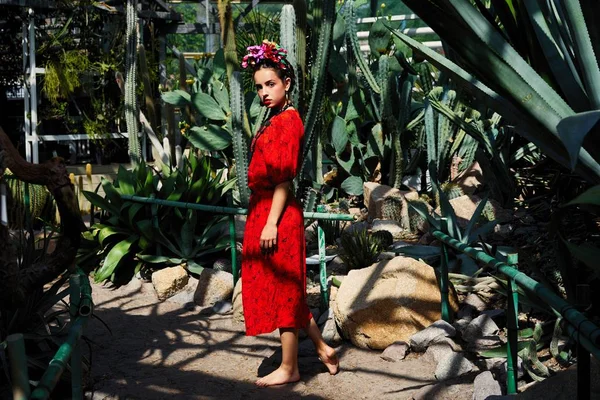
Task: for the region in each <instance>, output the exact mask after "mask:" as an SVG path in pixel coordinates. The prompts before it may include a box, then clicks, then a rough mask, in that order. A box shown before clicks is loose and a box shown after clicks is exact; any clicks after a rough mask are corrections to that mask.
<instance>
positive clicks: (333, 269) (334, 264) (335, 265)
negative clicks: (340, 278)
mask: <svg viewBox="0 0 600 400" xmlns="http://www.w3.org/2000/svg"><path fill="white" fill-rule="evenodd" d="M327 273H328V274H331V275H346V274H347V273H348V266H347V265H346V264H345V263H344V260H342V258H341V257H339V256H336V257H335V258H334V259H333V260H331V261H330V262H329V263H327Z"/></svg>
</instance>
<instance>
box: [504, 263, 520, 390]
mask: <svg viewBox="0 0 600 400" xmlns="http://www.w3.org/2000/svg"><path fill="white" fill-rule="evenodd" d="M518 262H519V255H518V254H509V255H508V257H507V264H508V265H509V266H510V267H511V268H515V269H518V266H517V263H518ZM507 297H508V301H507V305H506V307H507V310H506V315H507V323H506V325H507V327H508V341H507V343H506V392H507V394H515V393H517V377H518V365H519V359H518V356H517V346H518V343H517V342H518V336H519V334H518V329H519V309H518V307H519V293H518V291H517V283H516V282H515V280H514V278H509V279H508V296H507Z"/></svg>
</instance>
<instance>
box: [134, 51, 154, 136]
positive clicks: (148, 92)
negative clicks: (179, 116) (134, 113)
mask: <svg viewBox="0 0 600 400" xmlns="http://www.w3.org/2000/svg"><path fill="white" fill-rule="evenodd" d="M137 52H138V58H139V62H140V75H142V81H143V82H144V98H145V102H146V113H147V114H148V122H150V126H151V127H152V129H153V130H155V129H156V127H157V126H158V122H157V120H156V107H155V105H154V95H153V94H152V84H151V83H150V74H149V73H148V62H147V60H146V49H145V48H144V46H143V45H142V44H139V45H138V46H137Z"/></svg>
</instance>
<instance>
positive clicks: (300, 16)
mask: <svg viewBox="0 0 600 400" xmlns="http://www.w3.org/2000/svg"><path fill="white" fill-rule="evenodd" d="M293 5H294V12H295V15H296V65H297V67H298V70H297V72H298V74H297V75H296V82H297V84H298V85H297V86H298V102H297V103H295V104H296V107H297V108H298V111H299V112H300V115H304V108H305V107H304V102H303V101H300V93H303V92H304V90H305V88H306V82H305V79H306V76H307V73H306V14H307V12H306V11H307V8H306V1H305V0H294V4H293ZM294 101H296V99H294Z"/></svg>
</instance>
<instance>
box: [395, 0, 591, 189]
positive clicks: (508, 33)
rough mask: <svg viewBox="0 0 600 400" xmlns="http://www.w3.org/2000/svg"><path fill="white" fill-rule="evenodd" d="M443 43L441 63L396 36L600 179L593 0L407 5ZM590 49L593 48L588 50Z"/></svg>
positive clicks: (544, 146) (556, 154) (557, 156)
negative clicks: (445, 51)
mask: <svg viewBox="0 0 600 400" xmlns="http://www.w3.org/2000/svg"><path fill="white" fill-rule="evenodd" d="M405 3H406V4H407V5H408V6H409V7H411V9H412V10H414V11H415V12H416V13H417V14H418V15H419V16H420V17H421V18H422V19H423V20H424V21H425V22H426V23H427V24H428V25H429V26H431V27H432V28H433V29H434V30H435V31H436V33H437V34H438V35H439V36H440V37H441V38H442V39H443V40H444V41H445V43H446V44H447V45H448V46H449V48H450V49H449V51H448V52H447V54H448V56H449V57H450V58H451V59H452V61H451V60H450V59H449V58H445V57H443V56H441V55H440V54H438V53H436V52H434V51H431V50H430V49H428V48H426V47H425V46H423V45H421V44H420V43H418V42H416V41H415V40H413V39H411V38H410V37H408V36H406V35H404V34H402V33H401V32H399V31H393V33H394V35H395V36H397V37H398V38H399V39H401V40H402V41H403V42H404V43H406V44H407V45H408V46H410V47H411V48H412V49H413V50H415V51H418V52H420V53H422V54H423V55H424V56H425V57H426V58H427V59H428V60H429V61H430V62H431V63H433V64H434V65H435V66H436V67H438V68H439V69H441V70H443V71H446V72H447V73H449V74H450V75H451V76H452V78H453V80H454V82H455V83H456V84H458V85H460V86H464V87H466V88H467V89H469V90H470V91H471V92H473V94H475V95H476V96H477V97H479V98H480V99H482V100H484V101H485V102H486V103H487V105H488V106H489V107H490V108H492V109H494V110H496V111H498V112H499V113H501V114H502V115H503V116H504V117H505V118H506V119H508V120H510V121H511V122H512V123H514V124H515V128H516V130H517V132H518V133H519V134H521V135H522V136H523V137H525V138H526V139H528V140H530V141H531V142H533V143H534V144H535V145H536V146H538V147H539V148H540V149H541V150H542V151H543V152H545V153H546V154H547V155H548V156H549V157H551V158H553V159H554V160H555V161H557V162H559V163H560V164H562V165H564V166H566V167H570V168H574V169H575V170H576V171H577V172H578V173H579V174H580V175H581V176H583V177H584V178H586V179H587V180H589V181H592V182H599V181H600V163H599V162H598V161H599V160H600V141H599V140H598V138H599V137H600V136H599V133H600V126H598V122H599V121H600V111H598V110H599V109H600V68H599V66H598V56H597V54H598V52H597V50H598V47H599V46H598V41H597V40H594V39H595V38H597V36H598V33H597V32H595V31H593V29H592V28H593V27H594V26H595V23H594V21H596V20H597V19H598V17H599V16H600V4H599V3H597V2H595V1H593V0H568V1H566V0H564V1H563V0H547V1H546V0H523V1H520V0H519V1H514V0H492V1H489V2H487V3H488V4H487V5H486V4H484V3H483V2H482V1H481V0H474V1H469V0H442V1H433V0H406V1H405ZM595 50H596V51H595Z"/></svg>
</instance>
